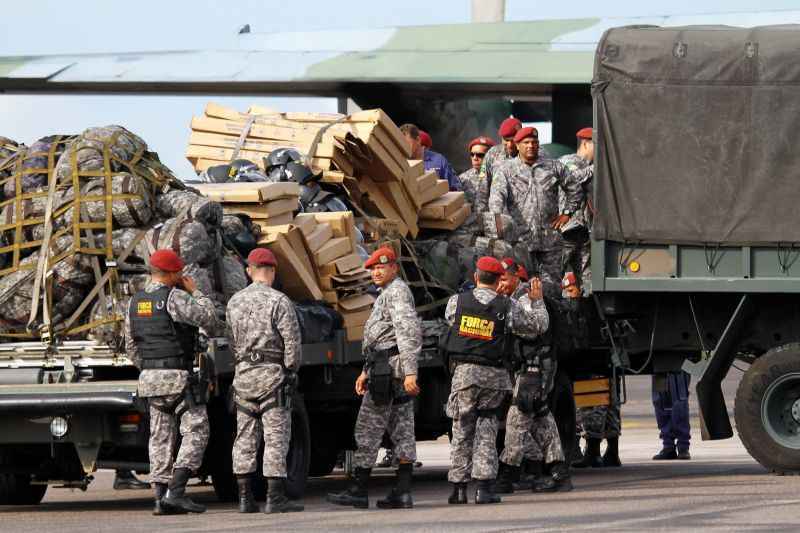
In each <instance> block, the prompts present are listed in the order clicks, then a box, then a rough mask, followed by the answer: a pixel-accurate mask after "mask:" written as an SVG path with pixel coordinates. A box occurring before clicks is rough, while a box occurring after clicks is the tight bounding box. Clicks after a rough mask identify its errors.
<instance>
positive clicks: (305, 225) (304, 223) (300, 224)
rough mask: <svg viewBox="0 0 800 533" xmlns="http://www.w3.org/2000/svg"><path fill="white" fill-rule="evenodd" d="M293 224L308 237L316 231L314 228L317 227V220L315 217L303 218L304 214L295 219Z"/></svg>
mask: <svg viewBox="0 0 800 533" xmlns="http://www.w3.org/2000/svg"><path fill="white" fill-rule="evenodd" d="M292 224H293V225H294V226H296V227H297V228H299V229H300V231H302V232H303V235H305V236H306V237H308V236H309V235H311V233H312V232H313V231H314V228H316V227H317V220H316V219H315V218H314V217H308V216H303V214H299V215H297V216H296V217H294V220H293V221H292Z"/></svg>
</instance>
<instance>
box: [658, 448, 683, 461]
mask: <svg viewBox="0 0 800 533" xmlns="http://www.w3.org/2000/svg"><path fill="white" fill-rule="evenodd" d="M677 458H678V454H677V452H676V451H675V448H662V449H661V451H660V452H658V453H657V454H655V455H654V456H653V461H671V460H673V459H677Z"/></svg>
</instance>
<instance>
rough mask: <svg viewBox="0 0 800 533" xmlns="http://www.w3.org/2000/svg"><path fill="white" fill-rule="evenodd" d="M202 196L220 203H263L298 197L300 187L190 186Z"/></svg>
mask: <svg viewBox="0 0 800 533" xmlns="http://www.w3.org/2000/svg"><path fill="white" fill-rule="evenodd" d="M191 186H192V187H193V188H195V189H197V190H198V191H200V194H202V195H203V196H205V197H207V198H210V199H211V200H214V201H215V202H220V203H237V202H241V203H250V202H255V203H264V202H269V201H271V200H278V199H283V198H291V197H298V196H300V185H298V184H297V183H294V182H292V181H284V182H280V183H197V184H192V185H191Z"/></svg>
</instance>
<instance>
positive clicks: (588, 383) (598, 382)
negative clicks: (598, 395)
mask: <svg viewBox="0 0 800 533" xmlns="http://www.w3.org/2000/svg"><path fill="white" fill-rule="evenodd" d="M609 383H610V382H609V380H608V378H597V379H584V380H581V381H576V382H574V383H573V386H572V387H573V388H572V390H573V392H574V393H575V394H586V393H590V392H605V391H608V390H610V389H611V386H610V384H609Z"/></svg>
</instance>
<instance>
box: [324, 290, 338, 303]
mask: <svg viewBox="0 0 800 533" xmlns="http://www.w3.org/2000/svg"><path fill="white" fill-rule="evenodd" d="M322 299H323V300H325V301H326V302H328V303H329V304H336V303H337V302H338V301H339V294H338V293H337V292H336V291H322Z"/></svg>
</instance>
